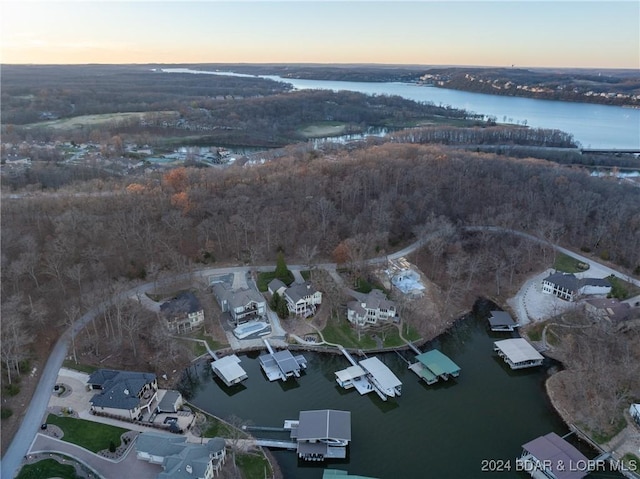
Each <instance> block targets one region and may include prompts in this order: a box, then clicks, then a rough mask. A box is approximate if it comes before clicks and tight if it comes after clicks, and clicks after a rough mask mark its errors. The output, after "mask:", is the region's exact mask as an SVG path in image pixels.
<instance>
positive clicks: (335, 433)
mask: <svg viewBox="0 0 640 479" xmlns="http://www.w3.org/2000/svg"><path fill="white" fill-rule="evenodd" d="M297 438H298V440H303V441H310V440H314V439H340V440H345V441H350V440H351V412H350V411H336V410H333V409H321V410H317V411H300V417H299V424H298V431H297Z"/></svg>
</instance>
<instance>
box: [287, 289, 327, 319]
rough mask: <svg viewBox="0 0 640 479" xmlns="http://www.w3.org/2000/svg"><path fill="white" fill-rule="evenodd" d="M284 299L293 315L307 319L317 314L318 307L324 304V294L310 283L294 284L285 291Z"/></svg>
mask: <svg viewBox="0 0 640 479" xmlns="http://www.w3.org/2000/svg"><path fill="white" fill-rule="evenodd" d="M283 297H284V299H285V300H286V301H287V308H288V309H289V312H290V313H291V314H294V315H296V316H302V317H305V318H306V317H307V316H311V315H313V314H315V312H316V307H317V306H319V305H320V303H322V293H321V292H320V291H318V290H317V289H316V288H314V287H313V285H312V284H311V283H310V282H309V281H306V282H304V283H294V284H292V285H291V286H290V287H288V288H287V289H285V290H284V293H283Z"/></svg>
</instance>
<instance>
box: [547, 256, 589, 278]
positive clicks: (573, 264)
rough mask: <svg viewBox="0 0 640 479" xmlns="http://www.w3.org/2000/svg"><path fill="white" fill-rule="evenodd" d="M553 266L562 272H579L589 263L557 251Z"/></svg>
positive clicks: (586, 267) (587, 267) (587, 266)
mask: <svg viewBox="0 0 640 479" xmlns="http://www.w3.org/2000/svg"><path fill="white" fill-rule="evenodd" d="M553 268H554V269H556V270H557V271H562V272H564V273H581V272H583V271H586V270H588V269H589V265H588V264H587V263H583V262H582V261H580V260H577V259H576V258H573V257H571V256H568V255H566V254H564V253H560V252H558V253H557V255H556V260H555V262H554V263H553Z"/></svg>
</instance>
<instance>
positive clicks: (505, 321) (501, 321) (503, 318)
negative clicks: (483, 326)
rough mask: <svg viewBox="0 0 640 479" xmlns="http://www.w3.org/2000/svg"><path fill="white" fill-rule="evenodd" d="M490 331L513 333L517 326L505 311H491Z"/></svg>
mask: <svg viewBox="0 0 640 479" xmlns="http://www.w3.org/2000/svg"><path fill="white" fill-rule="evenodd" d="M489 326H490V327H491V331H506V332H510V331H514V330H515V329H516V328H517V327H518V326H519V324H518V323H517V322H516V321H514V319H513V318H512V317H511V315H510V314H509V313H507V312H506V311H491V316H490V317H489Z"/></svg>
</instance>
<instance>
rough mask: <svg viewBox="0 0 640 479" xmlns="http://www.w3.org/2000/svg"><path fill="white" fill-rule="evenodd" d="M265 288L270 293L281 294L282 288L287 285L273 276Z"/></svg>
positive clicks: (285, 287)
mask: <svg viewBox="0 0 640 479" xmlns="http://www.w3.org/2000/svg"><path fill="white" fill-rule="evenodd" d="M267 289H268V290H269V293H270V294H272V295H273V294H276V293H278V294H279V295H280V296H282V294H283V293H284V290H285V289H287V285H286V284H284V283H283V282H282V281H281V280H279V279H278V278H274V279H272V280H271V281H269V284H268V285H267Z"/></svg>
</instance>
